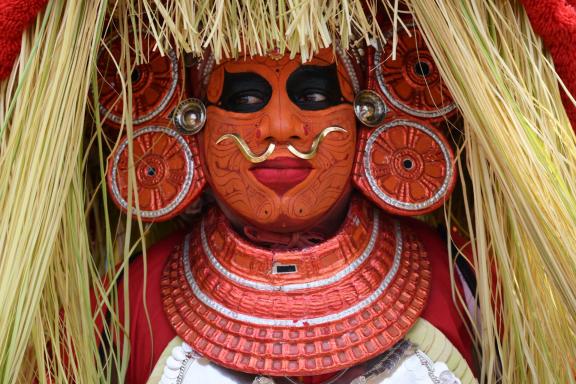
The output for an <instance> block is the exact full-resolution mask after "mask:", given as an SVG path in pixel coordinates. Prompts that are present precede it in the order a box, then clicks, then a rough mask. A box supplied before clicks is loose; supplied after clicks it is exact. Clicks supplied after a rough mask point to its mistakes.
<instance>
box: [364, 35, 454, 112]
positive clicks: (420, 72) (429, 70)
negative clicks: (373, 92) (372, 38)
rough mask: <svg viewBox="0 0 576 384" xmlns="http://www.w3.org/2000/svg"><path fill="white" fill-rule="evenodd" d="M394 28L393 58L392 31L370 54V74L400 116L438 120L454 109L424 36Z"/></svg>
mask: <svg viewBox="0 0 576 384" xmlns="http://www.w3.org/2000/svg"><path fill="white" fill-rule="evenodd" d="M407 28H408V31H409V32H410V34H408V31H406V30H403V29H398V37H397V38H398V43H397V46H396V59H395V60H393V59H392V55H391V53H392V41H393V39H392V31H390V32H389V33H388V37H389V38H387V43H386V44H384V46H382V47H381V49H378V50H377V51H376V52H375V54H374V68H373V70H374V72H375V77H376V80H377V83H378V88H379V89H380V91H381V92H382V94H383V95H384V97H385V99H386V103H387V104H388V105H389V106H390V108H393V109H394V110H396V111H397V112H399V113H400V114H404V115H409V116H414V117H417V118H418V119H425V120H427V121H431V122H438V121H442V120H444V119H445V118H447V117H450V116H452V115H454V114H455V113H457V107H456V104H455V103H454V100H453V99H452V96H451V95H450V92H449V91H448V88H447V87H446V85H445V84H444V82H443V81H442V77H441V76H440V71H439V70H438V67H437V66H436V64H435V63H434V60H433V58H432V54H431V53H430V51H429V50H428V48H427V47H426V43H425V41H424V37H423V36H422V33H421V32H420V30H419V29H418V28H416V26H415V25H413V24H409V25H408V27H407Z"/></svg>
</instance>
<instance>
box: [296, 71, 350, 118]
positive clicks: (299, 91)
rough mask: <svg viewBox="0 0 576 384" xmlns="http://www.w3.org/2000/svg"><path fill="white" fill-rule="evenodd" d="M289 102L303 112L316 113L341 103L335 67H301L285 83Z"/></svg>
mask: <svg viewBox="0 0 576 384" xmlns="http://www.w3.org/2000/svg"><path fill="white" fill-rule="evenodd" d="M286 92H288V96H289V97H290V100H292V102H293V103H294V104H296V105H297V106H298V107H300V108H301V109H304V110H309V111H316V110H320V109H325V108H328V107H332V106H334V105H338V104H340V103H342V92H341V91H340V83H339V82H338V72H337V70H336V65H335V64H332V65H329V66H313V65H303V66H301V67H300V68H298V69H296V70H295V71H294V72H293V73H292V74H291V75H290V77H289V78H288V81H287V82H286Z"/></svg>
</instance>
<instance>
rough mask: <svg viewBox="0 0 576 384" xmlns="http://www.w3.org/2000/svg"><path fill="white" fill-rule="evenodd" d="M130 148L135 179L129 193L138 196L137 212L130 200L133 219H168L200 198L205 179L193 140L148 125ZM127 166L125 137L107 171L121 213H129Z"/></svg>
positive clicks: (192, 138)
mask: <svg viewBox="0 0 576 384" xmlns="http://www.w3.org/2000/svg"><path fill="white" fill-rule="evenodd" d="M132 148H133V159H134V161H133V168H132V169H133V171H134V174H135V176H136V183H135V186H134V188H133V189H132V194H133V195H134V194H135V193H137V194H138V209H136V208H135V203H134V198H133V199H132V205H133V207H134V208H133V209H132V214H133V215H134V216H137V215H140V216H141V217H142V219H143V220H145V221H162V220H167V219H170V218H172V217H174V216H176V215H177V214H178V213H180V212H181V211H182V210H183V209H185V208H186V207H187V206H188V205H189V204H190V203H191V202H192V201H193V200H194V199H195V198H196V197H198V196H199V194H200V192H201V191H202V188H203V187H204V182H205V179H204V176H203V174H202V170H201V167H200V166H199V165H198V153H197V152H198V151H197V144H196V139H195V138H194V137H184V136H182V135H180V134H179V133H178V132H177V131H175V130H173V129H170V128H166V127H161V126H149V127H144V128H142V129H139V130H137V131H135V132H134V136H133V147H132ZM130 165H131V164H130V162H129V157H128V138H124V140H123V141H122V142H121V143H120V145H119V146H118V149H117V150H116V151H115V152H114V154H113V156H112V157H111V158H110V162H109V172H108V187H109V189H110V191H111V195H112V198H113V200H114V202H115V203H116V204H117V205H118V206H119V207H120V209H122V210H123V211H127V210H128V200H129V199H128V183H129V176H130V171H131V170H132V169H131V168H130Z"/></svg>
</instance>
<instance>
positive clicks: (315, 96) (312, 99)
mask: <svg viewBox="0 0 576 384" xmlns="http://www.w3.org/2000/svg"><path fill="white" fill-rule="evenodd" d="M327 99H328V97H327V96H326V95H325V94H324V93H323V92H313V91H311V92H308V93H305V94H303V95H299V96H298V103H302V104H307V103H308V104H309V103H322V102H325V101H326V100H327Z"/></svg>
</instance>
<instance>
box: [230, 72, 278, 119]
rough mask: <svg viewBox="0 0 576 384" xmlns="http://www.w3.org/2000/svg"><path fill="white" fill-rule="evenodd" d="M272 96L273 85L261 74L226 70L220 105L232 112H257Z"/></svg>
mask: <svg viewBox="0 0 576 384" xmlns="http://www.w3.org/2000/svg"><path fill="white" fill-rule="evenodd" d="M271 96H272V87H271V86H270V84H268V82H267V81H266V80H265V79H264V78H263V77H261V76H260V75H258V74H256V73H252V72H241V73H228V72H226V73H225V74H224V86H223V89H222V95H221V96H220V102H219V106H220V108H222V109H225V110H227V111H232V112H241V113H249V112H256V111H259V110H261V109H262V108H264V107H265V106H266V104H268V101H270V97H271Z"/></svg>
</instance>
